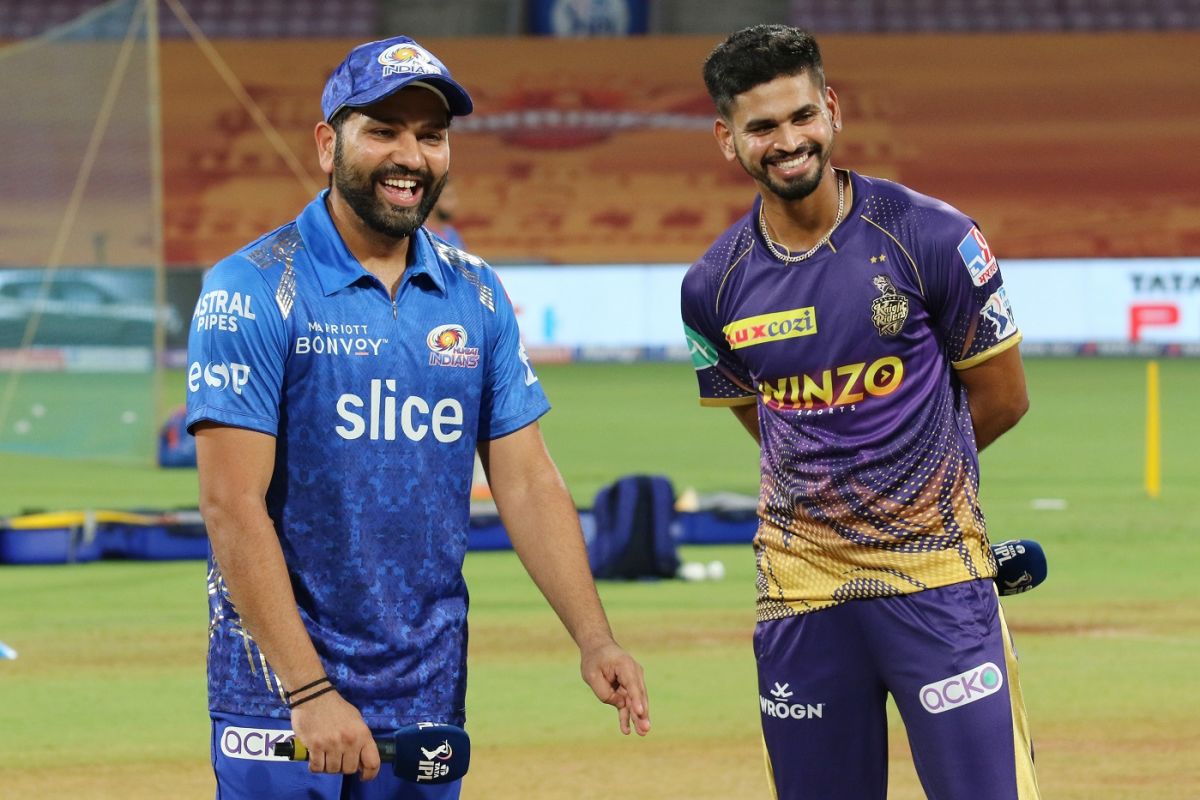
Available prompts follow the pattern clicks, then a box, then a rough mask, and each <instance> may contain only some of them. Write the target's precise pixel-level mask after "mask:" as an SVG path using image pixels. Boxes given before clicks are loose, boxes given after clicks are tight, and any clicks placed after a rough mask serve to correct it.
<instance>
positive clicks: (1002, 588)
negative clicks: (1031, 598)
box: [992, 539, 1047, 596]
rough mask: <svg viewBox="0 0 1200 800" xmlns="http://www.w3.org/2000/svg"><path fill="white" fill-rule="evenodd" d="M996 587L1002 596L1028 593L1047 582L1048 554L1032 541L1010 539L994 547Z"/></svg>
mask: <svg viewBox="0 0 1200 800" xmlns="http://www.w3.org/2000/svg"><path fill="white" fill-rule="evenodd" d="M992 555H994V556H995V557H996V587H997V589H998V590H999V592H1000V594H1001V595H1002V596H1008V595H1013V594H1020V593H1021V592H1028V591H1029V590H1030V589H1032V588H1033V587H1035V586H1037V585H1038V584H1040V583H1041V582H1042V581H1044V580H1046V572H1047V567H1046V553H1045V551H1044V550H1042V546H1041V545H1040V544H1038V543H1037V542H1035V541H1033V540H1032V539H1009V540H1008V541H1006V542H1000V543H999V544H994V545H992Z"/></svg>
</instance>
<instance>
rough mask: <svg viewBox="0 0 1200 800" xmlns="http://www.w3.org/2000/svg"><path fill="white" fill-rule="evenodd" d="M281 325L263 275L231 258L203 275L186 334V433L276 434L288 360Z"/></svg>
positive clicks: (239, 260) (272, 294)
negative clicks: (205, 424)
mask: <svg viewBox="0 0 1200 800" xmlns="http://www.w3.org/2000/svg"><path fill="white" fill-rule="evenodd" d="M284 325H285V323H284V321H283V318H282V316H281V315H280V313H279V310H278V308H277V306H276V304H275V296H274V293H273V292H271V290H270V288H269V286H268V284H267V282H266V281H265V280H263V277H262V275H261V274H260V270H259V269H258V268H256V267H255V266H254V265H253V264H250V263H249V262H247V261H245V260H244V259H242V258H240V257H237V256H232V257H230V258H227V259H225V260H223V261H221V262H219V263H218V264H217V265H216V266H215V267H213V268H212V270H210V271H209V273H208V275H207V276H205V279H204V285H203V288H202V289H201V291H200V299H199V300H198V301H197V302H196V309H195V311H194V313H193V315H192V322H191V328H190V330H189V332H188V367H187V427H188V430H189V431H191V430H192V429H193V428H194V426H195V425H196V423H198V422H202V421H210V422H216V423H219V424H221V425H229V426H233V427H237V428H248V429H250V430H255V431H260V432H262V433H266V434H270V435H272V436H274V435H275V434H276V433H277V432H278V428H279V401H280V397H281V394H282V387H283V368H284V362H285V360H286V358H287V335H286V331H285V329H284Z"/></svg>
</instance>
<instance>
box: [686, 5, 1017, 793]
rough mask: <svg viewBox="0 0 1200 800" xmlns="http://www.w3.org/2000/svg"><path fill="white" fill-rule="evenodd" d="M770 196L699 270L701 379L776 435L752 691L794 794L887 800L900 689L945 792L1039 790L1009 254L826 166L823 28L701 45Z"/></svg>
mask: <svg viewBox="0 0 1200 800" xmlns="http://www.w3.org/2000/svg"><path fill="white" fill-rule="evenodd" d="M704 80H705V84H706V86H707V87H708V90H709V94H710V95H711V96H712V98H713V101H714V102H715V103H716V106H717V110H718V112H719V115H720V116H719V119H718V120H717V121H716V125H715V133H716V138H717V142H718V144H719V146H720V149H721V152H722V153H723V155H724V156H725V158H726V159H727V160H729V161H731V162H737V163H738V164H740V165H741V166H742V167H743V169H745V171H746V172H747V173H748V174H749V175H750V177H751V178H753V179H754V182H755V184H756V185H757V188H758V194H759V197H758V198H757V199H756V201H755V202H754V204H753V206H752V208H751V210H750V212H749V213H748V214H746V216H744V217H743V218H742V219H741V220H739V221H738V222H737V223H735V224H734V225H733V226H732V227H731V228H729V230H727V231H726V232H725V233H724V234H723V235H722V236H721V237H720V238H719V239H717V241H716V242H715V243H714V245H713V246H712V247H711V248H710V249H709V251H708V252H707V253H705V255H704V256H703V257H702V258H701V259H700V260H699V261H698V262H697V263H696V264H695V265H693V267H692V268H691V269H690V270H689V272H688V274H687V277H686V278H685V279H684V284H683V290H682V308H683V319H684V323H685V327H686V333H687V336H688V340H689V344H690V347H691V350H692V355H693V362H694V366H695V367H696V374H697V377H698V379H699V384H700V397H701V402H702V403H704V404H705V405H714V406H727V407H729V408H730V409H731V410H732V411H733V412H734V415H735V416H736V417H737V418H738V420H739V421H740V422H741V424H742V425H744V426H745V428H746V429H747V431H749V433H750V434H751V435H752V436H753V437H754V439H755V440H756V441H758V442H759V443H760V446H761V494H760V498H759V519H760V522H759V529H758V533H757V535H756V537H755V541H754V547H755V554H756V558H757V563H758V574H759V578H758V604H757V607H758V609H757V610H758V614H757V616H758V624H757V626H756V629H755V637H754V649H755V656H756V658H757V661H758V673H759V705H760V711H761V719H762V726H763V738H764V741H765V744H766V749H767V756H768V765H769V770H768V771H769V777H770V780H771V781H772V784H773V787H774V789H775V791H776V793H777V796H778V797H779V798H800V797H806V798H807V797H819V798H822V800H842V799H844V800H883V798H885V797H886V795H887V716H886V711H885V700H886V697H887V695H888V694H889V693H890V694H891V695H892V696H893V697H894V699H895V702H896V705H897V707H898V709H899V711H900V714H901V715H902V717H903V719H904V722H905V726H906V728H907V731H908V738H909V742H910V744H911V746H912V752H913V758H914V761H915V763H916V767H917V772H918V775H919V776H920V779H921V782H922V785H923V786H924V788H925V791H926V793H927V795H928V796H929V797H931V798H946V799H952V798H953V799H957V798H964V797H970V798H973V800H1014V799H1016V798H1020V800H1031V799H1032V798H1037V797H1038V788H1037V781H1036V778H1035V775H1034V770H1033V753H1032V746H1031V744H1030V737H1029V732H1028V725H1027V723H1026V718H1025V711H1024V705H1023V701H1022V698H1021V693H1020V686H1019V683H1018V680H1017V672H1016V660H1015V656H1014V653H1013V648H1012V643H1011V640H1010V637H1009V635H1008V631H1007V629H1006V627H1005V624H1004V618H1003V615H1002V612H1001V610H1000V607H999V604H998V602H997V596H996V589H995V586H994V583H993V580H992V578H993V576H994V575H995V572H996V564H995V560H994V558H993V556H992V554H991V551H990V549H989V547H988V539H987V532H986V526H985V523H984V516H983V512H982V510H981V509H980V506H979V501H978V490H979V462H978V455H977V453H978V450H980V449H982V448H983V447H985V446H987V445H988V444H990V443H991V442H992V441H994V440H995V439H996V438H997V437H998V436H1000V435H1001V434H1003V433H1004V432H1005V431H1007V430H1008V429H1009V428H1011V427H1012V426H1013V425H1014V424H1016V422H1017V420H1018V419H1020V417H1021V416H1022V415H1023V414H1024V413H1025V410H1026V408H1027V407H1028V398H1027V395H1026V389H1025V378H1024V372H1023V369H1022V366H1021V359H1020V355H1019V351H1018V348H1017V344H1018V342H1019V341H1020V339H1021V334H1020V332H1019V330H1018V329H1017V326H1016V322H1015V320H1014V318H1013V313H1012V309H1011V307H1010V305H1009V302H1008V298H1007V295H1006V294H1005V290H1004V285H1003V282H1002V279H1001V276H1000V271H999V267H998V266H997V263H996V259H995V257H994V256H993V255H992V252H991V249H990V247H989V246H988V244H987V241H986V240H985V239H984V237H983V234H982V233H980V231H979V229H978V227H977V226H976V225H975V223H974V222H973V221H972V220H971V219H969V218H967V217H966V216H964V215H963V214H961V213H959V212H958V211H956V210H955V209H953V208H951V207H950V206H948V205H946V204H945V203H942V202H940V201H938V200H935V199H933V198H930V197H926V196H924V195H921V194H918V193H917V192H914V191H912V190H911V189H908V188H906V187H904V186H901V185H899V184H895V183H891V182H889V181H884V180H879V179H876V178H868V177H865V176H862V175H857V174H855V173H853V172H850V171H848V170H844V169H836V168H834V166H833V165H832V163H831V158H832V156H833V152H834V145H835V142H836V139H837V136H838V132H839V131H840V129H841V127H842V113H841V106H840V104H839V102H838V97H837V95H836V93H835V92H834V90H833V89H832V88H830V87H828V86H827V85H826V84H825V77H824V73H823V70H822V66H821V56H820V51H819V49H818V47H817V43H816V42H815V41H814V40H813V38H812V37H811V36H810V35H809V34H808V33H806V32H804V31H802V30H798V29H796V28H791V27H786V26H782V25H761V26H755V27H752V28H747V29H745V30H742V31H739V32H737V33H735V34H733V35H732V36H730V37H729V38H728V39H726V40H725V42H723V43H722V44H720V45H719V46H717V48H716V49H714V50H713V52H712V53H711V54H710V56H709V57H708V59H707V61H706V62H705V65H704Z"/></svg>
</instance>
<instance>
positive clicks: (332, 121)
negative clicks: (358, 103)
mask: <svg viewBox="0 0 1200 800" xmlns="http://www.w3.org/2000/svg"><path fill="white" fill-rule="evenodd" d="M357 110H358V109H357V108H352V107H351V106H342V107H341V108H339V109H338V110H337V111H336V112H335V113H334V115H333V116H332V117H330V118H329V126H330V127H331V128H333V130H334V132H335V133H339V134H340V133H341V132H342V126H343V125H345V124H346V120H347V119H349V118H350V114H351V113H353V112H355V111H357Z"/></svg>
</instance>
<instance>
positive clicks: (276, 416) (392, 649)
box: [187, 192, 549, 730]
mask: <svg viewBox="0 0 1200 800" xmlns="http://www.w3.org/2000/svg"><path fill="white" fill-rule="evenodd" d="M325 196H326V192H322V193H321V194H320V195H319V196H318V197H317V198H316V199H315V200H314V201H313V202H312V203H310V204H309V205H308V206H307V207H306V208H305V210H304V211H303V213H301V215H300V216H299V217H298V218H297V219H296V220H295V221H294V222H293V223H291V224H288V225H285V226H284V227H282V228H279V229H278V230H276V231H274V232H272V233H270V234H268V235H266V236H264V237H263V238H261V239H259V240H258V241H256V242H254V243H252V244H250V245H249V246H247V247H246V248H244V249H242V250H240V251H239V252H237V253H236V254H234V255H232V256H230V257H228V258H226V259H224V260H222V261H221V262H220V263H218V264H217V265H216V266H215V267H214V268H213V269H212V270H211V271H210V273H209V274H208V276H207V277H206V278H205V282H204V289H203V292H202V294H201V296H200V300H199V302H198V303H197V305H196V310H195V315H194V317H193V320H192V329H191V332H190V338H189V342H188V362H189V367H188V375H187V379H188V417H187V419H188V426H189V428H191V427H192V426H194V425H195V424H196V423H198V422H200V421H202V420H208V421H212V422H216V423H218V424H221V425H230V426H236V427H241V428H248V429H251V430H255V431H261V432H262V433H266V434H269V435H271V436H274V437H275V440H276V442H275V470H274V474H273V477H272V480H271V484H270V487H269V489H268V492H267V498H266V502H267V510H268V512H269V514H270V516H271V519H272V520H273V521H274V523H275V528H276V531H277V533H278V535H279V541H280V544H281V545H282V547H283V553H284V557H285V559H286V562H287V565H288V571H289V573H290V577H291V582H292V587H293V589H294V591H295V596H296V602H297V604H298V606H299V610H300V616H301V618H302V619H303V621H304V624H305V626H306V627H307V628H308V631H309V633H310V635H311V636H312V639H313V643H314V645H315V646H316V648H317V652H318V654H319V655H320V657H321V660H322V662H323V663H324V664H325V667H326V669H327V671H328V675H329V677H330V679H331V680H332V681H333V683H334V685H336V686H337V687H338V689H339V691H340V692H341V693H342V695H343V696H344V697H345V698H346V699H347V700H348V701H349V702H351V703H352V704H354V705H355V706H357V707H358V708H359V710H360V711H361V712H362V714H363V717H364V719H365V720H366V722H367V724H368V725H369V726H371V727H372V728H375V729H384V730H386V729H394V728H397V727H400V726H402V725H406V724H409V723H413V722H419V721H425V720H440V721H445V722H452V723H456V724H461V722H462V720H463V717H464V698H465V686H466V663H465V647H466V612H467V589H466V585H465V584H464V582H463V577H462V563H463V558H464V555H465V552H466V545H467V527H468V523H469V514H470V481H471V476H472V467H473V463H474V453H475V445H476V441H477V440H478V439H495V438H498V437H501V436H505V435H506V434H509V433H512V432H514V431H516V430H518V429H520V428H523V427H525V426H526V425H529V424H530V423H532V422H533V421H534V420H536V419H537V418H538V417H540V416H541V415H542V414H544V413H545V412H546V411H547V410H548V408H549V404H548V403H547V401H546V397H545V395H544V393H543V392H542V389H541V386H540V384H539V383H538V379H537V377H536V375H535V374H534V372H533V370H532V368H531V367H530V365H529V361H528V359H527V357H526V355H525V351H524V349H523V348H522V346H521V343H520V337H519V333H518V330H517V324H516V319H515V316H514V314H513V309H512V305H511V304H510V302H509V300H508V297H507V295H506V294H505V293H504V290H503V288H502V287H501V285H500V282H499V280H498V279H497V277H496V275H495V273H494V272H493V271H492V270H491V269H490V268H489V267H488V266H487V265H485V264H484V263H483V262H482V261H480V260H479V259H477V258H475V257H474V256H471V255H468V254H466V253H464V252H462V251H460V250H457V249H455V248H452V247H450V246H449V245H447V244H445V243H444V242H442V241H440V240H438V239H435V238H433V237H431V236H429V235H428V234H427V233H426V232H425V231H424V230H420V231H418V232H417V233H415V234H414V235H413V237H412V240H411V244H410V247H411V248H412V249H411V250H410V254H409V265H408V268H407V269H406V271H405V273H404V278H403V280H402V282H401V285H400V287H399V289H398V290H397V292H396V297H395V299H394V300H393V298H392V297H391V295H390V294H389V292H388V290H387V289H386V288H385V287H384V286H383V284H382V283H380V281H379V280H378V279H377V278H375V277H374V276H373V275H371V274H370V273H369V272H367V271H366V270H364V269H363V268H362V266H361V265H360V264H359V263H358V261H357V260H356V259H355V258H354V257H353V256H352V255H351V254H350V252H349V250H347V248H346V245H345V243H344V242H343V241H342V239H341V236H340V235H339V234H338V232H337V229H336V228H335V227H334V225H333V222H332V220H331V219H330V217H329V213H328V211H327V210H326V206H325ZM209 598H210V611H211V622H210V625H209V655H208V686H209V704H210V707H211V709H212V710H213V711H215V712H225V713H233V714H247V715H252V716H266V717H276V718H283V719H286V718H287V717H288V710H287V708H286V707H285V705H284V704H283V702H282V699H281V686H280V684H279V681H278V679H277V678H276V676H275V675H274V673H273V671H272V669H271V666H270V664H268V663H267V662H266V660H265V659H264V658H263V656H262V654H261V653H260V651H259V650H258V648H257V646H256V645H255V643H254V641H253V639H252V638H251V637H250V635H249V633H248V632H247V631H246V630H245V629H244V628H243V627H242V625H241V622H240V620H239V618H238V614H237V610H236V608H234V606H233V604H232V602H231V601H230V599H229V595H228V591H227V589H226V586H225V583H224V580H223V579H222V576H221V572H220V565H218V564H213V565H211V571H210V576H209Z"/></svg>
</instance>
